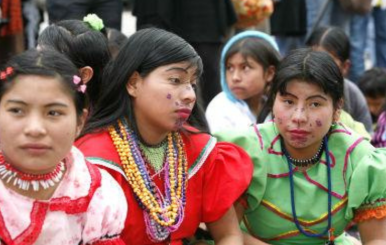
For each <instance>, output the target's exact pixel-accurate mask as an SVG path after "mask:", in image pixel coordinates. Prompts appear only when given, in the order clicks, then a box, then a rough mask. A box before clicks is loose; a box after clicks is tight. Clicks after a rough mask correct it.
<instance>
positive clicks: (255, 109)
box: [245, 94, 262, 116]
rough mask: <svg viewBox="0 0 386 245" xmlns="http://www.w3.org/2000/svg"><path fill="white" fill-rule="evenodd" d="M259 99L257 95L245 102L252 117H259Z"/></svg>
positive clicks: (259, 96)
mask: <svg viewBox="0 0 386 245" xmlns="http://www.w3.org/2000/svg"><path fill="white" fill-rule="evenodd" d="M261 98H262V95H261V94H258V95H255V96H253V97H251V98H249V99H246V100H245V102H246V103H247V105H248V107H249V109H250V110H251V111H252V113H253V115H255V116H257V115H259V113H260V111H261Z"/></svg>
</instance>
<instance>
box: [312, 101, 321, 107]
mask: <svg viewBox="0 0 386 245" xmlns="http://www.w3.org/2000/svg"><path fill="white" fill-rule="evenodd" d="M319 106H320V103H318V102H312V103H311V104H310V107H319Z"/></svg>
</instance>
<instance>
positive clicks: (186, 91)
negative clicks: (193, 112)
mask: <svg viewBox="0 0 386 245" xmlns="http://www.w3.org/2000/svg"><path fill="white" fill-rule="evenodd" d="M182 101H183V102H184V104H187V105H190V104H192V103H193V104H194V102H196V92H195V90H194V88H193V85H192V84H187V85H186V86H185V87H184V88H183V90H182Z"/></svg>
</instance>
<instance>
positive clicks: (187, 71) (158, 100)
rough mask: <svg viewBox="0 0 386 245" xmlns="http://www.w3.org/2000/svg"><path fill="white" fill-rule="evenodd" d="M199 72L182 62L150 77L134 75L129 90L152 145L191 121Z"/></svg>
mask: <svg viewBox="0 0 386 245" xmlns="http://www.w3.org/2000/svg"><path fill="white" fill-rule="evenodd" d="M196 72H197V69H196V67H194V66H192V65H191V64H190V63H189V62H180V63H174V64H169V65H165V66H160V67H158V68H156V69H155V70H153V71H152V72H151V73H149V74H148V75H147V76H146V77H141V76H140V75H139V73H137V72H135V73H134V74H133V75H132V76H131V78H130V80H129V83H128V84H127V86H126V88H127V91H128V93H129V94H130V96H131V98H132V103H133V109H134V115H135V118H136V123H137V126H138V130H139V132H140V134H141V137H142V138H143V139H145V140H147V141H149V142H148V143H150V142H152V141H157V140H155V139H158V138H159V139H163V138H164V137H165V136H166V135H167V134H168V133H169V132H171V131H174V130H177V129H179V128H181V127H182V125H183V124H184V123H185V122H186V120H187V119H188V118H189V116H190V114H191V111H192V110H193V106H194V104H195V102H196V92H195V87H196V83H197V74H196ZM153 139H154V140H153Z"/></svg>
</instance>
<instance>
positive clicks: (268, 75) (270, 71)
mask: <svg viewBox="0 0 386 245" xmlns="http://www.w3.org/2000/svg"><path fill="white" fill-rule="evenodd" d="M275 72H276V68H275V66H272V65H271V66H269V67H268V68H267V69H266V70H265V73H264V76H265V80H266V81H267V83H270V82H272V80H273V78H274V77H275Z"/></svg>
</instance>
